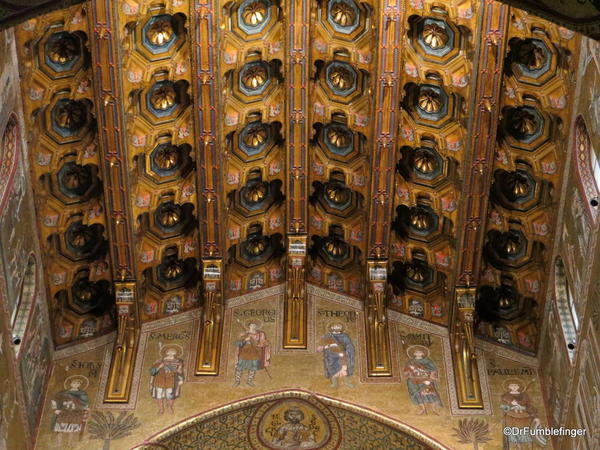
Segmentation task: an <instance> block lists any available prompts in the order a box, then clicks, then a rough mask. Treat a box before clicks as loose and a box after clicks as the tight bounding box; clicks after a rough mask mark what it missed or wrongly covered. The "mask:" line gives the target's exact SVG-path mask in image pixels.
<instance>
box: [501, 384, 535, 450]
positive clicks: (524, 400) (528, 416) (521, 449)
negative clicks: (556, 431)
mask: <svg viewBox="0 0 600 450" xmlns="http://www.w3.org/2000/svg"><path fill="white" fill-rule="evenodd" d="M504 388H505V389H506V390H507V391H506V392H505V393H504V394H502V404H501V405H500V409H501V410H502V412H503V413H504V426H505V427H517V428H521V429H523V432H522V433H519V434H512V435H510V436H504V447H503V448H505V449H507V450H509V449H517V450H525V449H530V448H534V447H533V444H534V443H535V444H536V448H537V446H540V447H543V446H545V445H546V438H545V437H544V436H542V435H538V434H535V435H531V434H530V433H529V432H526V431H525V430H531V429H535V428H539V427H540V426H541V423H540V419H538V418H537V417H536V409H535V407H534V406H533V402H532V401H531V398H530V397H529V394H528V393H527V392H526V391H527V387H526V386H525V384H524V383H523V381H521V380H520V379H518V378H509V379H508V380H506V381H505V382H504Z"/></svg>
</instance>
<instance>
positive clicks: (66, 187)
mask: <svg viewBox="0 0 600 450" xmlns="http://www.w3.org/2000/svg"><path fill="white" fill-rule="evenodd" d="M72 158H74V156H72ZM42 181H43V183H44V184H45V185H46V186H47V189H48V191H49V192H50V193H51V194H52V195H53V196H54V197H56V198H57V199H58V200H60V201H61V202H62V203H63V204H65V205H71V204H75V203H82V202H86V201H88V200H90V199H91V198H94V197H98V196H99V195H100V194H101V192H102V184H101V181H100V179H99V177H98V166H96V165H95V164H86V165H85V166H82V165H79V164H77V163H76V162H75V161H74V160H70V161H69V160H67V161H65V162H64V163H63V164H62V166H61V167H60V169H59V170H58V172H56V174H50V173H46V174H44V175H43V176H42Z"/></svg>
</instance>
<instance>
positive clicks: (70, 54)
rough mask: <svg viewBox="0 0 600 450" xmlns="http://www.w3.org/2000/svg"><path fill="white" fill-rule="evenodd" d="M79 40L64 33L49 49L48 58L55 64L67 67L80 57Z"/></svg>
mask: <svg viewBox="0 0 600 450" xmlns="http://www.w3.org/2000/svg"><path fill="white" fill-rule="evenodd" d="M79 51H80V49H79V44H78V41H77V38H76V37H75V36H73V35H72V34H70V33H62V34H61V36H60V37H59V38H58V39H55V40H54V41H53V42H52V44H50V48H49V49H48V58H50V61H52V62H53V63H55V64H60V65H65V64H67V63H69V62H71V61H73V60H74V59H75V58H76V57H77V56H78V55H79Z"/></svg>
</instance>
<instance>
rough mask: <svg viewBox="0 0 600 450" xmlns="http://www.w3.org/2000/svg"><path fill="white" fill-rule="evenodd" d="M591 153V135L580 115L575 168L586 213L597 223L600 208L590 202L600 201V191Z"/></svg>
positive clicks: (575, 135)
mask: <svg viewBox="0 0 600 450" xmlns="http://www.w3.org/2000/svg"><path fill="white" fill-rule="evenodd" d="M590 151H592V143H591V140H590V135H589V134H588V131H587V127H586V125H585V120H584V119H583V117H582V116H581V115H579V116H577V118H576V119H575V130H574V132H573V158H574V159H575V161H574V162H575V167H576V168H577V169H576V171H575V172H576V173H577V179H578V181H579V189H580V190H581V193H582V194H583V197H584V199H585V200H586V202H585V203H586V207H585V211H586V213H587V215H588V216H589V217H590V218H591V219H592V222H593V223H595V222H596V219H597V218H598V208H593V207H592V206H591V205H590V201H591V200H592V199H593V198H596V199H597V200H598V201H600V191H599V190H598V186H597V185H596V181H595V180H594V175H593V168H592V161H591V158H590ZM599 181H600V180H599Z"/></svg>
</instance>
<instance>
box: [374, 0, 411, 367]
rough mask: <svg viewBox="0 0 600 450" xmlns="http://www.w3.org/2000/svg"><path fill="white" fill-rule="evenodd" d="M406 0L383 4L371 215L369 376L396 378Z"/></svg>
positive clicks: (381, 9) (379, 16)
mask: <svg viewBox="0 0 600 450" xmlns="http://www.w3.org/2000/svg"><path fill="white" fill-rule="evenodd" d="M401 4H402V1H401V0H382V1H381V3H380V4H379V5H378V7H379V14H378V20H379V24H378V30H379V37H378V41H379V52H378V61H377V72H376V73H377V75H376V78H375V81H376V86H375V93H376V94H375V95H376V102H375V120H374V125H373V126H374V134H373V136H374V139H375V142H374V143H373V147H372V148H373V156H372V160H371V161H372V167H371V189H370V194H369V216H368V220H367V227H368V233H367V234H368V242H367V259H368V260H367V268H366V269H367V274H366V275H367V280H368V283H367V286H366V287H367V290H368V292H367V296H366V302H367V303H366V305H365V321H366V323H365V326H366V330H367V367H368V374H369V376H391V375H392V367H391V357H390V338H389V329H388V321H387V315H386V311H385V308H386V306H385V292H386V287H385V283H386V281H385V280H386V278H387V266H388V258H389V247H390V233H391V221H392V208H393V202H392V198H393V190H394V167H395V162H396V161H395V157H394V156H395V146H394V142H395V141H396V134H397V132H398V123H399V117H400V114H399V108H400V82H399V73H400V70H401V69H400V53H401V51H400V50H401V49H400V47H401V42H402V36H403V34H404V29H403V24H404V20H401Z"/></svg>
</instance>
